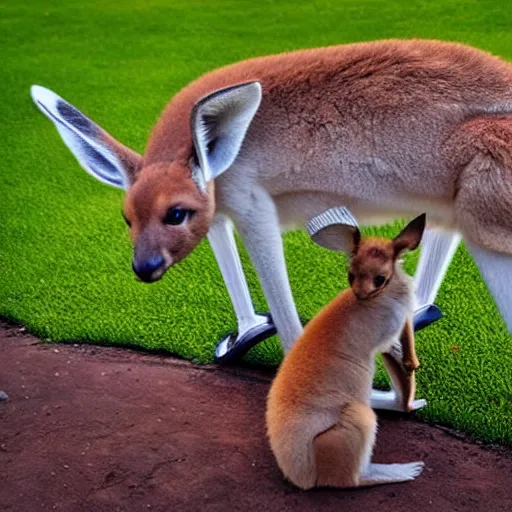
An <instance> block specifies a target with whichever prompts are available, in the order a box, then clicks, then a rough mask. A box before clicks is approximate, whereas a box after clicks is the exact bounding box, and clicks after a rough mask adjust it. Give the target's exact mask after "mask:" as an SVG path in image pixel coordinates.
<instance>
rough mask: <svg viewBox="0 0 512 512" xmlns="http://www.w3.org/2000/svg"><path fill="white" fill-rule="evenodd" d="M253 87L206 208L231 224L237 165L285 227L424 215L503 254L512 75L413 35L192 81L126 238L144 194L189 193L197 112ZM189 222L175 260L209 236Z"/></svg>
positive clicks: (151, 166) (147, 160) (151, 164)
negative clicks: (345, 210)
mask: <svg viewBox="0 0 512 512" xmlns="http://www.w3.org/2000/svg"><path fill="white" fill-rule="evenodd" d="M253 80H258V81H260V83H261V84H262V89H263V98H262V102H261V106H260V108H259V110H258V112H257V114H256V116H255V118H254V120H253V122H252V123H251V125H250V128H249V131H248V133H247V136H246V138H245V140H244V143H243V146H242V149H241V151H240V153H239V156H238V157H237V160H236V161H235V164H234V165H233V167H232V169H230V171H229V172H228V173H226V174H225V175H223V176H221V177H219V178H218V180H217V181H218V183H219V184H220V185H221V186H219V187H216V198H215V202H216V204H215V205H214V206H210V205H209V206H208V208H207V210H208V211H209V208H210V207H211V208H213V207H215V208H216V210H217V211H218V212H220V213H228V214H230V215H232V216H233V217H235V221H236V216H237V215H239V214H240V212H239V211H238V210H239V205H238V204H237V205H235V204H234V202H236V197H242V196H243V195H244V194H246V193H247V191H243V190H242V191H241V190H240V188H239V187H240V186H241V183H242V182H244V180H245V177H244V176H243V175H242V174H240V173H246V172H247V167H246V166H241V167H239V168H238V167H237V162H250V166H251V169H252V171H251V172H254V173H256V174H257V179H256V183H258V184H259V185H262V186H263V187H264V188H265V189H266V190H267V191H268V193H269V194H270V196H271V197H272V198H273V200H274V201H275V203H276V206H277V208H278V211H279V215H280V219H281V222H282V223H283V224H285V225H301V224H303V223H304V221H306V220H307V219H308V218H310V217H312V216H313V215H316V214H318V213H319V212H320V211H323V210H325V209H326V208H329V207H330V206H334V205H338V204H344V205H346V206H347V207H349V208H350V209H351V210H352V211H353V212H354V214H355V215H356V216H357V217H358V218H359V219H360V220H361V221H362V222H382V221H385V220H389V219H393V218H395V217H396V216H406V215H410V214H417V213H418V212H419V211H426V212H427V213H428V214H429V216H430V219H431V221H432V222H433V223H434V224H439V225H442V226H445V227H447V228H450V229H458V230H460V231H462V233H463V234H464V236H465V237H466V238H467V239H468V240H471V241H473V242H474V243H476V244H478V245H480V246H482V247H485V248H488V249H492V250H496V251H500V252H506V253H509V254H512V237H511V235H510V232H511V230H510V225H511V224H512V208H510V205H511V202H512V191H511V185H510V182H511V179H510V172H511V170H510V169H511V168H512V167H511V162H512V143H511V141H512V121H510V117H508V116H504V115H499V114H500V113H502V114H505V113H509V112H512V66H511V65H510V64H508V63H506V62H504V61H502V60H500V59H498V58H496V57H493V56H491V55H489V54H487V53H485V52H483V51H480V50H477V49H474V48H471V47H468V46H464V45H461V44H455V43H443V42H439V41H422V40H411V41H399V40H389V41H377V42H370V43H358V44H349V45H342V46H333V47H328V48H319V49H312V50H302V51H297V52H292V53H285V54H281V55H274V56H269V57H260V58H255V59H250V60H246V61H243V62H240V63H236V64H233V65H229V66H226V67H223V68H221V69H218V70H215V71H212V72H210V73H207V74H206V75H204V76H202V77H200V78H199V79H198V80H196V81H194V82H192V83H191V84H190V85H188V86H187V87H185V88H184V89H183V90H182V91H181V92H179V93H178V94H177V95H176V96H175V97H174V98H173V99H172V101H171V102H170V103H169V105H168V106H167V107H166V109H165V110H164V112H163V115H162V117H161V118H160V120H159V122H158V123H157V125H156V127H155V128H154V130H153V133H152V134H151V137H150V139H149V142H148V145H147V149H146V152H145V155H144V157H143V159H142V161H141V162H137V166H136V172H134V173H133V178H132V179H135V176H140V179H144V180H145V182H146V183H150V184H151V185H150V186H149V185H148V186H145V187H144V191H145V192H144V193H142V192H141V187H132V190H129V191H128V194H127V198H126V202H127V206H126V210H127V213H128V214H129V215H132V216H133V219H132V220H133V224H134V228H133V229H134V239H136V238H137V227H136V226H138V225H142V224H143V223H145V222H147V217H148V215H149V213H148V211H147V210H146V206H145V205H146V204H148V203H154V200H153V199H152V198H146V197H144V195H153V194H154V195H159V196H162V202H163V203H165V202H166V203H167V205H169V204H171V203H174V202H176V200H177V199H179V200H185V199H184V196H187V197H188V194H190V197H191V198H193V197H194V196H196V195H197V194H195V192H193V191H192V190H191V189H190V186H189V187H187V186H185V181H186V178H187V176H188V177H190V169H189V167H188V162H189V160H190V158H191V157H193V154H194V151H193V144H192V136H191V129H190V115H191V112H192V109H193V106H194V104H195V103H196V102H197V101H198V100H199V99H200V98H201V97H203V96H205V95H207V94H209V93H211V92H213V91H215V90H217V89H220V88H223V87H226V86H230V85H233V84H238V83H243V82H248V81H253ZM161 166H165V167H166V168H167V172H166V173H162V171H161V170H159V169H161ZM327 170H328V171H327ZM189 181H190V183H192V180H189ZM177 184H179V187H178V186H175V185H177ZM175 193H176V194H178V197H177V198H175V197H174V194H175ZM139 203H140V204H139ZM489 204H491V205H492V206H491V207H490V208H489ZM131 212H133V213H131ZM139 215H140V217H141V218H140V220H138V216H139ZM157 216H158V212H156V213H155V215H153V217H154V218H157ZM199 218H200V219H201V221H200V222H199V223H198V224H199V226H197V227H196V228H195V232H194V233H192V234H191V235H190V236H189V237H188V238H187V243H186V246H183V247H182V249H181V251H180V257H179V258H181V257H184V256H185V255H186V254H188V252H190V251H191V250H192V249H193V247H194V246H195V245H197V243H199V240H200V238H201V237H200V236H199V235H200V234H201V233H205V232H206V231H205V223H208V222H209V221H210V220H211V216H210V215H205V216H204V217H198V219H199ZM166 233H167V235H165V236H164V235H162V238H161V239H160V242H159V243H160V244H161V246H162V248H165V246H166V245H167V246H169V247H170V246H176V245H177V241H176V240H172V238H173V237H174V231H173V230H168V231H167V232H166ZM146 239H147V240H150V239H151V237H149V236H148V237H146ZM151 243H156V242H154V241H153V242H151ZM145 252H147V251H145Z"/></svg>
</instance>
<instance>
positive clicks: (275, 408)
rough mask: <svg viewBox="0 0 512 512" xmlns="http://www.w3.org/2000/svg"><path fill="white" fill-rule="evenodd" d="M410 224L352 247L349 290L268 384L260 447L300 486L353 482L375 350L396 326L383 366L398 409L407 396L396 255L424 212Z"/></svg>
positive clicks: (410, 366) (364, 450)
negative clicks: (376, 282) (380, 282)
mask: <svg viewBox="0 0 512 512" xmlns="http://www.w3.org/2000/svg"><path fill="white" fill-rule="evenodd" d="M415 222H416V221H413V222H412V223H411V224H409V226H407V227H406V228H405V229H404V231H403V232H402V233H403V236H402V235H400V236H398V237H397V238H395V240H393V241H386V240H379V239H368V240H365V241H363V242H361V243H360V244H359V245H358V246H357V247H356V248H355V249H354V255H353V257H352V260H351V265H350V273H351V275H352V279H351V280H352V288H350V289H348V290H345V291H344V292H342V293H340V294H339V295H338V296H337V297H336V298H335V299H334V300H333V301H332V302H331V303H330V304H328V305H327V306H326V307H325V308H324V309H322V310H321V311H320V312H319V313H318V314H317V315H316V316H315V317H314V318H313V319H312V320H311V321H310V322H309V324H307V326H306V328H305V330H304V333H303V335H302V336H301V337H300V338H299V339H298V340H297V342H296V343H295V345H294V346H293V348H292V349H291V351H290V352H289V353H288V355H287V356H286V357H285V359H284V361H283V363H282V365H281V367H280V368H279V371H278V373H277V376H276V378H275V380H274V382H273V384H272V387H271V389H270V392H269V396H268V403H267V431H268V436H269V440H270V445H271V448H272V451H273V452H274V455H275V457H276V460H277V463H278V465H279V467H280V469H281V470H282V472H283V473H284V475H285V476H286V478H288V479H289V480H290V481H291V482H293V483H294V484H295V485H297V486H299V487H301V488H303V489H309V488H311V487H314V486H335V487H353V486H357V485H359V483H360V476H361V472H362V470H363V469H364V468H365V467H366V466H367V465H368V463H369V458H370V455H371V451H372V447H373V444H374V441H375V433H376V418H375V414H374V413H373V411H372V409H371V408H370V394H371V385H372V378H373V372H374V359H375V353H376V352H377V351H383V350H388V349H389V348H390V343H391V342H392V340H393V339H394V337H395V336H396V337H398V335H399V334H400V331H402V335H401V336H400V343H401V345H402V346H401V348H400V349H399V352H401V353H402V354H403V359H399V358H397V356H396V355H393V351H390V353H389V354H387V355H386V359H385V362H386V366H387V367H388V369H389V370H390V375H391V378H392V381H393V384H394V385H395V387H396V389H397V390H398V392H399V394H401V397H402V399H403V401H404V408H405V410H407V408H408V406H409V404H410V402H411V401H412V399H413V397H414V370H415V369H416V368H417V367H418V360H417V357H416V354H415V351H414V334H413V331H412V329H411V323H410V314H411V313H412V300H411V293H412V292H411V287H410V278H408V277H407V276H406V275H405V274H404V273H403V272H402V271H401V270H400V268H397V265H398V264H397V257H399V255H400V254H401V253H402V251H403V250H405V249H406V248H407V249H410V248H415V247H416V246H417V245H418V243H419V240H420V239H421V235H422V232H423V226H424V218H423V224H421V223H417V222H416V223H415ZM414 237H415V238H416V239H414ZM404 240H408V241H409V244H410V245H409V247H404ZM382 274H385V275H386V276H387V282H386V284H385V285H384V286H383V287H381V288H379V289H376V288H375V286H373V285H372V284H371V281H372V276H374V275H382ZM400 311H401V312H400ZM406 318H407V323H406V325H405V327H404V323H405V322H406Z"/></svg>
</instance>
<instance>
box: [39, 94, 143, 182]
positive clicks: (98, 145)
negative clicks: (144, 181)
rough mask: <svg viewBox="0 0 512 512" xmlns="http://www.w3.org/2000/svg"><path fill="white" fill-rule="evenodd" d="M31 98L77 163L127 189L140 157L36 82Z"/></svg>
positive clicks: (101, 179) (132, 179)
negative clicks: (54, 128) (51, 124)
mask: <svg viewBox="0 0 512 512" xmlns="http://www.w3.org/2000/svg"><path fill="white" fill-rule="evenodd" d="M30 92H31V95H32V99H33V100H34V102H35V104H36V105H37V107H38V108H39V110H41V112H42V113H43V114H44V115H45V116H46V117H48V119H50V121H52V123H53V124H54V125H55V127H56V128H57V130H58V132H59V133H60V136H61V137H62V140H63V141H64V143H65V144H66V146H67V147H68V148H69V149H70V150H71V152H72V153H73V155H75V157H76V159H77V160H78V163H79V164H80V165H81V166H82V167H83V168H84V169H85V170H86V171H87V172H88V173H89V174H91V175H92V176H94V177H95V178H96V179H98V180H99V181H101V182H103V183H106V184H107V185H111V186H113V187H117V188H123V189H127V188H128V187H129V186H130V185H131V184H132V183H133V181H134V180H135V176H136V173H137V171H138V169H139V167H140V164H141V161H142V157H141V156H140V155H139V154H137V153H135V151H132V150H131V149H129V148H127V147H125V146H123V145H122V144H120V143H119V142H117V141H116V140H115V139H114V138H113V137H111V136H110V135H109V134H108V133H107V132H105V131H104V130H103V129H102V128H100V127H99V126H98V125H97V124H95V123H93V122H92V121H91V120H90V119H88V118H87V117H86V116H84V115H83V114H82V112H80V111H79V110H78V109H76V108H75V107H73V105H70V104H69V103H68V102H67V101H64V100H63V99H62V98H60V97H59V96H57V95H56V94H55V93H54V92H52V91H50V90H49V89H45V88H44V87H40V86H39V85H33V86H32V88H31V90H30Z"/></svg>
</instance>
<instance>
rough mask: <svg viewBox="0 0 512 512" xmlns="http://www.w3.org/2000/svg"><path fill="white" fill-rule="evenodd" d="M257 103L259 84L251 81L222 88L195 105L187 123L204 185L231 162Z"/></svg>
mask: <svg viewBox="0 0 512 512" xmlns="http://www.w3.org/2000/svg"><path fill="white" fill-rule="evenodd" d="M260 102H261V85H260V83H259V82H251V83H248V84H242V85H235V86H233V87H228V88H226V89H221V90H219V91H216V92H214V93H213V94H210V95H208V96H206V97H204V98H203V99H201V100H199V101H198V102H197V103H196V104H195V106H194V109H193V111H192V115H191V119H190V121H191V128H192V136H193V139H194V146H195V149H196V152H197V156H198V160H199V165H200V169H201V172H202V175H203V179H204V182H208V181H210V180H212V179H215V178H216V177H217V176H219V175H220V174H222V173H223V172H224V171H225V170H227V169H228V168H229V167H230V166H231V164H232V163H233V162H234V160H235V158H236V156H237V155H238V152H239V151H240V147H241V146H242V142H243V140H244V137H245V134H246V133H247V130H248V128H249V125H250V124H251V121H252V119H253V117H254V115H255V114H256V112H257V110H258V108H259V106H260Z"/></svg>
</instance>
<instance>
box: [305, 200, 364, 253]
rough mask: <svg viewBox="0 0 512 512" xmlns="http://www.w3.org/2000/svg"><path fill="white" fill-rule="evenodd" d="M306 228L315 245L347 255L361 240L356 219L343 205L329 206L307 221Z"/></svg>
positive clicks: (352, 251)
mask: <svg viewBox="0 0 512 512" xmlns="http://www.w3.org/2000/svg"><path fill="white" fill-rule="evenodd" d="M307 230H308V233H309V236H310V237H311V239H312V240H313V242H315V243H316V244H317V245H319V246H321V247H325V248H326V249H331V251H343V252H345V253H346V254H348V255H350V254H354V253H356V252H357V248H358V247H359V242H360V241H361V232H360V231H359V227H358V225H357V221H356V219H355V218H354V217H353V215H352V214H351V213H350V211H349V210H348V209H347V208H344V207H336V208H331V209H329V210H327V211H325V212H324V213H321V214H320V215H317V216H316V217H313V218H312V219H310V221H309V222H308V225H307Z"/></svg>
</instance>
